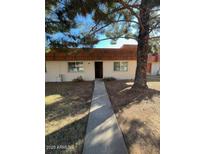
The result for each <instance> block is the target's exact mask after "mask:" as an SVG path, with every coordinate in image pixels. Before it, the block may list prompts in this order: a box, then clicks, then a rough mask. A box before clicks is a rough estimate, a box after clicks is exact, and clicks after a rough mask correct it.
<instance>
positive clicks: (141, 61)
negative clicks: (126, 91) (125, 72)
mask: <svg viewBox="0 0 205 154" xmlns="http://www.w3.org/2000/svg"><path fill="white" fill-rule="evenodd" d="M149 17H150V15H149V9H148V8H146V7H143V6H142V8H141V10H140V15H139V20H140V22H141V25H140V31H139V36H138V49H137V55H136V56H137V68H136V72H135V80H134V85H133V88H142V89H146V88H148V86H147V77H146V75H147V58H148V51H147V49H148V39H149V23H148V22H149Z"/></svg>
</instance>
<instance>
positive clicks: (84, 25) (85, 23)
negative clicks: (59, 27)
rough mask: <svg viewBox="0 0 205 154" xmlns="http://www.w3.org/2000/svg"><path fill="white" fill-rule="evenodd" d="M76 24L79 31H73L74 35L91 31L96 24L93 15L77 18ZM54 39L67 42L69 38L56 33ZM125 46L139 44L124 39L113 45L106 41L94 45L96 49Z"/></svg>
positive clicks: (101, 36)
mask: <svg viewBox="0 0 205 154" xmlns="http://www.w3.org/2000/svg"><path fill="white" fill-rule="evenodd" d="M75 21H76V23H78V25H79V28H78V29H71V33H72V34H79V33H80V32H81V31H86V30H89V29H90V27H91V26H94V22H93V20H92V17H91V15H87V16H86V17H82V16H76V18H75ZM52 38H53V39H57V40H66V39H67V37H65V36H64V35H63V34H62V33H60V32H59V33H56V34H53V35H52ZM99 38H100V39H102V38H105V36H103V35H100V36H99ZM124 44H135V45H136V44H137V41H136V40H133V39H124V38H120V39H118V40H117V42H116V44H111V40H104V41H100V42H99V43H98V44H96V45H94V48H120V47H121V46H123V45H124Z"/></svg>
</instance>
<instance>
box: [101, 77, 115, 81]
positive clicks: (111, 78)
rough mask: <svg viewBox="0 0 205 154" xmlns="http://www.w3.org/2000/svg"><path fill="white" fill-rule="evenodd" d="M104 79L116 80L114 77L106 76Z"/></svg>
mask: <svg viewBox="0 0 205 154" xmlns="http://www.w3.org/2000/svg"><path fill="white" fill-rule="evenodd" d="M103 80H104V81H114V80H116V79H115V78H114V77H106V78H103Z"/></svg>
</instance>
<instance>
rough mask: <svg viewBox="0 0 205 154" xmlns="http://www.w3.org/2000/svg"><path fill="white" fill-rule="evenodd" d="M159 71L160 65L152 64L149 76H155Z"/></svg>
mask: <svg viewBox="0 0 205 154" xmlns="http://www.w3.org/2000/svg"><path fill="white" fill-rule="evenodd" d="M159 69H160V63H159V62H154V63H152V68H151V75H157V74H158V72H159Z"/></svg>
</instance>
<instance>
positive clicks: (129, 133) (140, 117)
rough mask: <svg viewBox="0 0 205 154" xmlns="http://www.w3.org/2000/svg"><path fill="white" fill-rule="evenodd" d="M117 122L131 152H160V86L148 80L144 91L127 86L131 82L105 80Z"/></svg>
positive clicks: (157, 82)
mask: <svg viewBox="0 0 205 154" xmlns="http://www.w3.org/2000/svg"><path fill="white" fill-rule="evenodd" d="M105 85H106V89H107V91H108V94H109V96H110V99H111V102H112V106H113V109H114V112H115V113H116V117H117V120H118V124H119V126H120V128H121V130H122V132H123V135H124V138H125V142H126V145H127V147H128V150H129V152H130V153H131V154H138V153H139V154H159V153H160V91H159V89H160V86H159V81H150V82H148V86H149V88H152V89H148V90H143V91H142V90H136V89H135V90H134V89H131V87H132V85H133V81H131V80H121V81H117V80H116V81H105Z"/></svg>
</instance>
